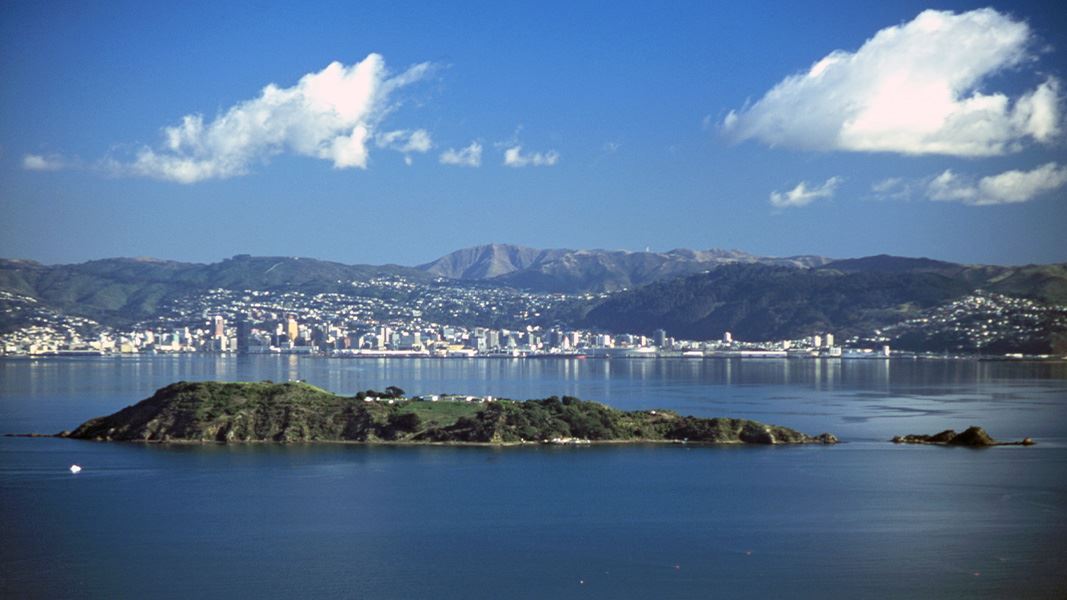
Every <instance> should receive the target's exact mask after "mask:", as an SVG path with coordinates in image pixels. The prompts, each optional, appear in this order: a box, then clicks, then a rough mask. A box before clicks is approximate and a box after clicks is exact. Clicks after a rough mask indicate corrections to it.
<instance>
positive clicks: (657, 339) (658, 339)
mask: <svg viewBox="0 0 1067 600" xmlns="http://www.w3.org/2000/svg"><path fill="white" fill-rule="evenodd" d="M652 339H653V340H654V342H653V343H655V344H656V347H657V348H662V347H664V346H666V345H667V332H666V331H665V330H663V329H657V330H655V331H654V332H652Z"/></svg>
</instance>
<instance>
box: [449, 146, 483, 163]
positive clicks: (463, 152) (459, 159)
mask: <svg viewBox="0 0 1067 600" xmlns="http://www.w3.org/2000/svg"><path fill="white" fill-rule="evenodd" d="M440 160H441V164H443V165H457V166H461V167H480V166H481V165H482V145H481V144H479V143H478V142H471V145H470V146H467V147H466V148H460V149H459V150H456V149H454V148H449V149H448V150H445V151H444V152H442V153H441V158H440Z"/></svg>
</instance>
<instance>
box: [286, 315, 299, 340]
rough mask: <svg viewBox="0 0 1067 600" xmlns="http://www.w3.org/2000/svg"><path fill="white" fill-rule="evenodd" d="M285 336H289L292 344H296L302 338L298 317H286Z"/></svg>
mask: <svg viewBox="0 0 1067 600" xmlns="http://www.w3.org/2000/svg"><path fill="white" fill-rule="evenodd" d="M285 335H287V336H289V340H290V341H292V342H295V341H296V339H297V338H298V337H300V324H299V323H297V322H296V315H286V317H285Z"/></svg>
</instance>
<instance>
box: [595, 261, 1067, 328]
mask: <svg viewBox="0 0 1067 600" xmlns="http://www.w3.org/2000/svg"><path fill="white" fill-rule="evenodd" d="M873 262H874V263H875V265H877V266H879V267H880V268H877V269H870V270H861V269H860V267H868V268H869V267H871V265H870V264H867V265H863V263H862V262H858V261H845V264H840V263H830V264H828V265H826V266H825V267H822V268H819V269H788V268H782V267H772V266H765V265H732V266H724V267H721V268H719V269H716V270H714V271H710V272H708V273H703V274H699V275H693V276H690V277H685V278H679V279H674V280H670V281H664V282H659V283H655V284H652V285H648V286H645V287H643V288H640V289H637V290H633V291H630V292H626V293H622V294H616V295H614V296H612V297H611V298H609V299H607V300H606V301H604V302H602V303H601V304H599V305H597V306H595V307H593V308H592V309H591V310H590V311H589V312H588V313H587V314H586V317H585V319H584V320H583V322H582V325H584V326H587V327H597V328H603V329H607V330H611V331H632V332H638V333H643V334H646V335H650V334H651V333H652V332H653V331H654V330H655V329H659V328H662V329H665V330H667V332H668V333H669V334H670V335H673V336H677V337H682V338H686V339H715V338H718V337H720V336H721V335H722V334H723V332H724V331H730V332H732V333H733V334H734V336H735V337H737V338H738V339H746V340H770V339H795V338H798V337H803V336H807V335H811V334H813V333H819V332H824V331H833V332H836V333H838V334H839V335H842V336H843V335H849V334H862V333H864V332H869V331H872V330H874V329H875V328H881V327H886V326H888V325H891V324H894V323H897V322H900V321H903V320H905V319H907V318H909V317H912V316H914V315H916V314H917V313H919V312H921V311H923V310H924V309H933V308H934V307H938V306H940V305H943V304H945V303H948V302H951V301H953V300H956V299H959V298H961V297H964V296H965V295H967V294H970V293H972V292H974V291H975V290H978V289H984V290H987V291H993V292H998V293H1002V294H1011V295H1013V296H1022V297H1026V298H1031V299H1033V300H1036V301H1039V302H1044V303H1049V302H1051V303H1062V302H1064V301H1065V300H1067V297H1065V295H1064V293H1063V291H1064V289H1065V288H1064V285H1065V284H1067V273H1065V270H1064V267H1063V265H1049V266H1044V267H1035V266H1027V267H1016V268H1012V267H965V266H961V265H951V266H948V267H946V266H943V265H949V263H942V264H941V265H930V264H929V263H927V262H925V261H924V262H920V263H918V264H916V265H914V266H916V267H918V268H914V269H906V268H901V264H900V262H899V261H896V262H897V264H895V265H892V266H889V267H888V268H887V265H886V264H885V263H886V261H884V260H878V261H873ZM931 266H933V267H934V268H930V267H931ZM1054 333H1055V332H1051V331H1050V332H1048V334H1049V336H1048V338H1049V339H1051V336H1052V335H1053V334H1054ZM1046 341H1048V340H1046ZM916 344H917V345H918V346H922V341H921V340H920V341H918V342H916ZM935 345H936V346H937V347H938V348H939V349H940V348H942V347H944V346H943V345H941V341H940V340H937V341H936V342H935ZM1047 345H1048V344H1047V343H1046V346H1047Z"/></svg>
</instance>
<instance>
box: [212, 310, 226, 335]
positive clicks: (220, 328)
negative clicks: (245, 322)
mask: <svg viewBox="0 0 1067 600" xmlns="http://www.w3.org/2000/svg"><path fill="white" fill-rule="evenodd" d="M225 335H226V319H224V318H223V317H222V315H215V317H214V318H213V319H212V326H211V337H216V338H220V337H223V336H225Z"/></svg>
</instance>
